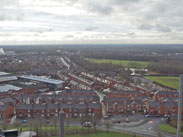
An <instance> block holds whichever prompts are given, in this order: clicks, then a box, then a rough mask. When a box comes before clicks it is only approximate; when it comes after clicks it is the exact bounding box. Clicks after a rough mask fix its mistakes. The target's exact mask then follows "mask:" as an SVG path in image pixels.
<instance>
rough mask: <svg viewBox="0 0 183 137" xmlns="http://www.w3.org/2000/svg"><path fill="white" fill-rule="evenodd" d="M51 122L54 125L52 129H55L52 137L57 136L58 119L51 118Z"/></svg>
mask: <svg viewBox="0 0 183 137" xmlns="http://www.w3.org/2000/svg"><path fill="white" fill-rule="evenodd" d="M52 121H53V124H54V128H55V133H54V135H55V136H56V135H57V127H58V121H59V120H58V117H55V116H54V117H52Z"/></svg>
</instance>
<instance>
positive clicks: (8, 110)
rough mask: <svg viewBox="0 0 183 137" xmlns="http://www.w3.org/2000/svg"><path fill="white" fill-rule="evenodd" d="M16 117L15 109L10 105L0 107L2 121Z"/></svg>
mask: <svg viewBox="0 0 183 137" xmlns="http://www.w3.org/2000/svg"><path fill="white" fill-rule="evenodd" d="M13 115H14V107H12V106H9V105H0V119H8V118H11V117H12V116H13Z"/></svg>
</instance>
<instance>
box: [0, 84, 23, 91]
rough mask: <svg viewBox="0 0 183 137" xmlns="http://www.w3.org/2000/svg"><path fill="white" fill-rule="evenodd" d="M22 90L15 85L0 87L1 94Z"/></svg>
mask: <svg viewBox="0 0 183 137" xmlns="http://www.w3.org/2000/svg"><path fill="white" fill-rule="evenodd" d="M21 89H22V88H20V87H16V86H13V85H0V92H8V91H9V90H15V91H18V90H21Z"/></svg>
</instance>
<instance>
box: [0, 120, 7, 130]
mask: <svg viewBox="0 0 183 137" xmlns="http://www.w3.org/2000/svg"><path fill="white" fill-rule="evenodd" d="M0 127H1V128H2V129H3V130H6V129H7V128H8V123H7V121H6V119H4V120H2V121H1V122H0Z"/></svg>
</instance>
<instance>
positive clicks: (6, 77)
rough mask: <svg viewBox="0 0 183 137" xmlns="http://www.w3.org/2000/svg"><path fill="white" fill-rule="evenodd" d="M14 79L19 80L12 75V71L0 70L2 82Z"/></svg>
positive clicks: (0, 80) (0, 81)
mask: <svg viewBox="0 0 183 137" xmlns="http://www.w3.org/2000/svg"><path fill="white" fill-rule="evenodd" d="M13 80H17V77H16V76H13V75H11V74H10V73H6V72H0V83H5V82H8V81H13Z"/></svg>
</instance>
